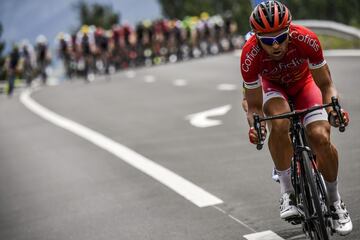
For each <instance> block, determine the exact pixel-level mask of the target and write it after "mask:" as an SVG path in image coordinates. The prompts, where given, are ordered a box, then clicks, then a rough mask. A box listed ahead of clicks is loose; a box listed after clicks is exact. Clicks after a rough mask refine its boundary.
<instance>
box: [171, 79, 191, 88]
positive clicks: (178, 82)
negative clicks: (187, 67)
mask: <svg viewBox="0 0 360 240" xmlns="http://www.w3.org/2000/svg"><path fill="white" fill-rule="evenodd" d="M173 84H174V85H175V86H177V87H184V86H186V85H187V84H188V83H187V81H186V80H185V79H176V80H174V82H173Z"/></svg>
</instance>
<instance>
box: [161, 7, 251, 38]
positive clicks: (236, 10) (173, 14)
mask: <svg viewBox="0 0 360 240" xmlns="http://www.w3.org/2000/svg"><path fill="white" fill-rule="evenodd" d="M199 2H200V1H196V0H159V3H160V5H161V7H162V13H163V15H164V16H165V17H168V18H177V19H183V18H184V17H186V16H199V15H200V14H201V13H202V12H208V13H209V14H210V15H215V14H225V13H228V12H230V13H231V14H232V17H233V18H234V20H235V21H236V22H237V23H238V25H239V29H240V31H241V32H243V33H245V32H246V31H248V30H249V29H250V27H249V15H250V13H251V10H252V9H251V3H250V0H236V1H233V0H221V1H220V0H202V1H201V4H199Z"/></svg>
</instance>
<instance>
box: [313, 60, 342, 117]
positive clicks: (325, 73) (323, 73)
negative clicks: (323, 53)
mask: <svg viewBox="0 0 360 240" xmlns="http://www.w3.org/2000/svg"><path fill="white" fill-rule="evenodd" d="M311 74H312V76H313V78H314V81H315V83H316V85H317V86H318V87H319V88H320V91H321V94H322V97H323V103H324V104H326V103H331V97H332V96H336V97H337V98H338V97H339V96H338V92H337V90H336V88H335V85H334V83H333V81H332V79H331V74H330V69H329V66H328V65H327V64H325V65H324V66H322V67H320V68H316V69H311ZM330 110H331V109H327V111H328V112H329V111H330Z"/></svg>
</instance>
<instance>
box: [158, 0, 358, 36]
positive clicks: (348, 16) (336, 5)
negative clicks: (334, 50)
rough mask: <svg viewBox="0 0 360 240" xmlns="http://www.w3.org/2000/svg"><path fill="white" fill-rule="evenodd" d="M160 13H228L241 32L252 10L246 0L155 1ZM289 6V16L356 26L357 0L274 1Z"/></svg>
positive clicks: (246, 25)
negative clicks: (159, 6) (158, 4)
mask: <svg viewBox="0 0 360 240" xmlns="http://www.w3.org/2000/svg"><path fill="white" fill-rule="evenodd" d="M158 1H159V3H160V5H161V7H162V12H163V15H164V16H166V17H168V18H178V19H183V18H184V17H185V16H198V15H199V14H200V13H201V12H203V11H205V12H208V13H209V14H210V15H214V14H224V13H225V12H226V11H230V12H231V13H232V16H233V18H234V19H235V21H236V22H237V23H238V25H239V30H240V32H241V33H245V32H246V31H248V30H250V26H249V16H250V13H251V11H252V7H251V1H250V0H236V1H234V0H202V1H198V0H158ZM278 1H281V2H283V3H285V5H286V6H288V7H289V9H290V11H291V13H292V16H293V19H322V20H332V21H336V22H342V23H344V24H348V25H353V26H357V27H359V26H360V14H359V12H360V1H359V0H346V1H344V0H278Z"/></svg>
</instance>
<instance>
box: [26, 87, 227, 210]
mask: <svg viewBox="0 0 360 240" xmlns="http://www.w3.org/2000/svg"><path fill="white" fill-rule="evenodd" d="M30 95H31V91H30V90H26V91H24V92H23V93H22V94H21V96H20V101H21V102H22V103H23V104H24V105H25V106H26V107H27V108H28V109H30V110H31V111H32V112H34V113H36V114H38V115H39V116H41V117H42V118H44V119H45V120H47V121H49V122H51V123H53V124H55V125H57V126H59V127H61V128H64V129H66V130H68V131H70V132H72V133H74V134H76V135H78V136H80V137H82V138H84V139H86V140H88V141H89V142H92V143H93V144H95V145H97V146H98V147H100V148H103V149H104V150H106V151H108V152H110V153H112V154H114V155H115V156H117V157H119V158H120V159H121V160H123V161H124V162H126V163H128V164H130V165H131V166H133V167H135V168H136V169H138V170H140V171H142V172H143V173H146V174H147V175H149V176H151V177H152V178H154V179H156V180H158V181H159V182H160V183H162V184H164V185H166V186H167V187H169V188H170V189H172V190H173V191H175V192H177V193H178V194H180V195H181V196H183V197H184V198H186V199H188V200H189V201H191V202H192V203H194V204H195V205H197V206H198V207H207V206H212V205H217V204H221V203H223V201H222V200H221V199H219V198H217V197H216V196H214V195H212V194H210V193H208V192H206V191H205V190H204V189H202V188H200V187H198V186H196V185H195V184H193V183H191V182H190V181H188V180H186V179H184V178H183V177H181V176H179V175H177V174H175V173H174V172H172V171H170V170H168V169H166V168H164V167H162V166H160V165H158V164H157V163H155V162H153V161H151V160H150V159H148V158H146V157H144V156H142V155H140V154H138V153H136V152H135V151H133V150H131V149H129V148H128V147H126V146H123V145H121V144H120V143H117V142H115V141H113V140H112V139H109V138H107V137H106V136H104V135H102V134H100V133H98V132H96V131H94V130H91V129H89V128H87V127H85V126H82V125H80V124H79V123H76V122H74V121H72V120H70V119H67V118H64V117H62V116H60V115H58V114H56V113H54V112H52V111H50V110H48V109H46V108H45V107H43V106H41V105H40V104H38V103H37V102H35V101H34V100H33V99H32V98H31V97H30Z"/></svg>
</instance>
